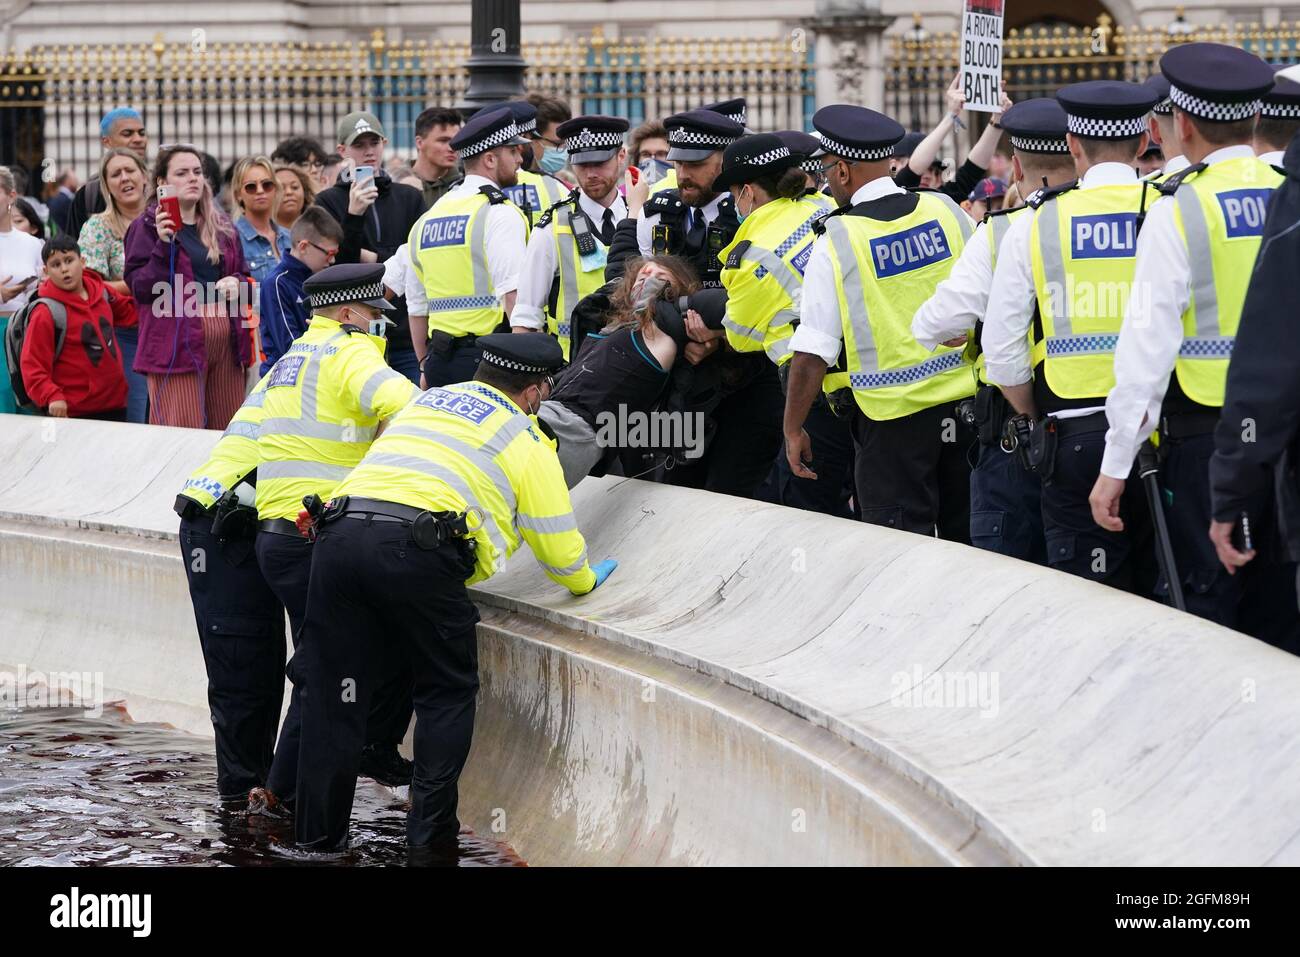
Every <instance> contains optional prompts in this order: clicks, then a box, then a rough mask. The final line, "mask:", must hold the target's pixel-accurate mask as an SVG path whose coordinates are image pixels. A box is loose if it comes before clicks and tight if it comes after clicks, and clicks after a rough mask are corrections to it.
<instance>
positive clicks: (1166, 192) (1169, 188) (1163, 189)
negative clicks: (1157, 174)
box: [1154, 163, 1205, 196]
mask: <svg viewBox="0 0 1300 957" xmlns="http://www.w3.org/2000/svg"><path fill="white" fill-rule="evenodd" d="M1203 169H1205V164H1204V163H1193V164H1192V165H1191V166H1186V167H1184V168H1183V169H1180V170H1179V171H1178V172H1177V173H1174V174H1173V175H1172V176H1170V177H1169V178H1168V179H1167V180H1164V181H1163V182H1160V183H1156V184H1154V185H1155V188H1156V189H1158V190H1160V195H1161V196H1172V195H1174V193H1176V192H1178V187H1179V186H1181V185H1182V184H1183V180H1185V179H1186V178H1187V177H1189V176H1191V175H1193V174H1194V173H1199V172H1200V171H1201V170H1203Z"/></svg>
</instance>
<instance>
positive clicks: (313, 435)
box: [261, 373, 401, 444]
mask: <svg viewBox="0 0 1300 957" xmlns="http://www.w3.org/2000/svg"><path fill="white" fill-rule="evenodd" d="M398 375H401V373H398ZM375 430H376V426H373V425H365V426H363V425H356V424H348V425H340V424H338V423H337V422H318V421H317V420H315V419H280V418H276V419H267V420H265V421H264V422H263V423H262V431H261V434H262V435H266V436H275V435H292V436H295V437H297V438H303V439H323V440H325V441H326V442H356V443H364V444H369V443H371V442H373V441H374V440H375Z"/></svg>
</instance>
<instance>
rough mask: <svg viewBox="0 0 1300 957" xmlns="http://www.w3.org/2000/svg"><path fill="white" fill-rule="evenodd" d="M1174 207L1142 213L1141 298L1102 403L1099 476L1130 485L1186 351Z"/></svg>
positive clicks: (1183, 274) (1166, 200)
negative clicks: (1176, 363)
mask: <svg viewBox="0 0 1300 957" xmlns="http://www.w3.org/2000/svg"><path fill="white" fill-rule="evenodd" d="M1254 155H1255V151H1254V150H1253V149H1251V148H1250V147H1249V146H1246V145H1245V144H1239V145H1236V146H1225V147H1222V148H1221V149H1217V150H1215V151H1214V152H1213V153H1210V154H1209V155H1208V156H1207V157H1205V159H1204V160H1202V162H1203V163H1205V164H1206V165H1207V166H1209V165H1213V164H1214V163H1219V162H1222V161H1223V160H1229V159H1239V158H1242V157H1246V156H1254ZM1175 208H1176V200H1175V199H1174V198H1173V197H1172V196H1163V197H1161V198H1160V199H1159V200H1157V201H1156V202H1155V204H1153V205H1152V206H1151V207H1150V209H1148V210H1147V218H1146V223H1145V224H1143V226H1142V232H1141V234H1140V235H1139V236H1138V242H1137V267H1136V269H1135V270H1134V273H1133V284H1134V287H1135V288H1138V289H1141V290H1142V291H1143V294H1142V295H1141V296H1132V297H1130V298H1129V302H1128V309H1127V310H1126V311H1125V313H1124V324H1123V326H1121V327H1120V333H1119V343H1118V344H1117V345H1116V347H1115V388H1114V389H1112V390H1111V392H1110V395H1109V396H1107V397H1106V420H1107V422H1109V424H1110V429H1109V430H1108V431H1107V432H1106V452H1105V454H1104V455H1103V456H1102V460H1101V473H1102V474H1103V475H1109V476H1110V477H1111V478H1117V479H1125V478H1128V475H1129V472H1130V471H1132V468H1133V459H1134V458H1136V457H1137V450H1138V447H1139V446H1141V445H1142V443H1143V442H1145V441H1146V440H1147V438H1148V437H1149V436H1150V435H1151V433H1152V431H1154V430H1155V427H1156V426H1157V425H1158V424H1159V421H1160V407H1161V405H1163V404H1164V399H1165V392H1166V390H1168V388H1169V376H1170V374H1171V373H1172V372H1173V370H1174V360H1175V359H1177V358H1178V348H1179V346H1181V345H1182V344H1183V312H1184V311H1185V310H1186V309H1187V304H1188V303H1189V302H1190V301H1191V282H1192V270H1191V264H1190V263H1189V262H1188V259H1187V245H1186V243H1184V242H1183V239H1182V237H1181V236H1179V234H1178V225H1177V222H1176V219H1175V217H1174V210H1175Z"/></svg>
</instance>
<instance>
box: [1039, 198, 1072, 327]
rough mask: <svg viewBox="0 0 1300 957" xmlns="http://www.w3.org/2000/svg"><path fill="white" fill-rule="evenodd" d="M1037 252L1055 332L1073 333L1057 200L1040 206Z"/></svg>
mask: <svg viewBox="0 0 1300 957" xmlns="http://www.w3.org/2000/svg"><path fill="white" fill-rule="evenodd" d="M1035 215H1036V216H1037V217H1038V224H1037V225H1038V255H1039V258H1041V259H1042V261H1043V278H1044V279H1045V280H1046V281H1047V301H1048V304H1049V306H1050V308H1051V310H1052V333H1053V334H1054V335H1055V336H1059V337H1061V338H1069V337H1070V336H1073V335H1074V327H1073V325H1072V324H1071V320H1070V298H1069V296H1068V294H1067V290H1068V289H1069V286H1068V285H1066V282H1065V259H1064V255H1063V253H1062V252H1061V218H1060V217H1061V214H1060V209H1059V206H1058V204H1057V203H1056V201H1055V200H1049V201H1048V202H1046V203H1044V204H1043V205H1042V206H1040V207H1038V212H1037V213H1036V214H1035Z"/></svg>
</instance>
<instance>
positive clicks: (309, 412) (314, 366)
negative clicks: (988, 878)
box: [298, 331, 348, 421]
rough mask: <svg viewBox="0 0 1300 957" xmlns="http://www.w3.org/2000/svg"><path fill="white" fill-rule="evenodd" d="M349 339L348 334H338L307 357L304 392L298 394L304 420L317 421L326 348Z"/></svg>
mask: <svg viewBox="0 0 1300 957" xmlns="http://www.w3.org/2000/svg"><path fill="white" fill-rule="evenodd" d="M347 337H348V334H347V333H346V332H341V331H340V332H336V333H334V334H333V335H332V336H330V337H329V338H328V339H326V340H325V341H324V342H323V343H321V344H320V345H319V346H317V347H315V349H314V351H313V352H312V354H311V355H309V356H308V357H307V363H306V364H307V368H306V370H305V371H304V372H303V374H302V391H301V392H300V393H299V394H298V396H299V412H298V414H299V415H300V416H301V417H302V418H303V419H304V420H308V419H310V420H312V421H315V419H316V404H317V403H316V392H317V390H318V387H319V385H320V366H321V363H322V362H324V361H325V347H326V346H328V345H330V344H331V343H335V342H338V341H339V340H340V339H346V338H347Z"/></svg>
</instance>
